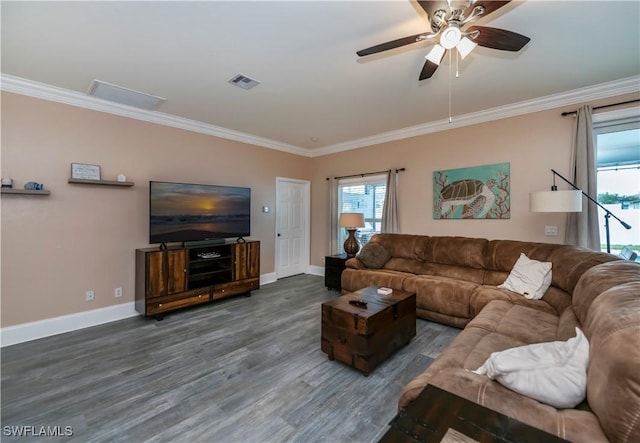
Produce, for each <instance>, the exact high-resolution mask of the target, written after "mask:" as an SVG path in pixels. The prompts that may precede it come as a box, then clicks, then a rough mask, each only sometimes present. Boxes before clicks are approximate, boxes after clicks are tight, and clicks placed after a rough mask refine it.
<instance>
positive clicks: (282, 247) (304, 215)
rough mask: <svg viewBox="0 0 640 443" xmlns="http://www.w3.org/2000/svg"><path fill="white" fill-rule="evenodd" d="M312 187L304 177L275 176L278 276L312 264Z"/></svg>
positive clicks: (299, 270)
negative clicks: (310, 243) (310, 239)
mask: <svg viewBox="0 0 640 443" xmlns="http://www.w3.org/2000/svg"><path fill="white" fill-rule="evenodd" d="M310 188H311V184H310V182H308V181H305V180H296V179H290V178H281V177H277V178H276V278H284V277H289V276H292V275H296V274H302V273H304V272H306V270H307V268H308V267H309V226H310V223H309V220H310V216H309V208H310V204H309V202H310Z"/></svg>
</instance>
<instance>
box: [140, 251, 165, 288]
mask: <svg viewBox="0 0 640 443" xmlns="http://www.w3.org/2000/svg"><path fill="white" fill-rule="evenodd" d="M145 255H146V261H147V266H146V268H147V271H146V274H147V275H146V277H147V284H146V293H147V297H159V296H161V295H166V293H167V273H166V267H165V259H164V257H165V254H164V251H154V252H147V253H146V254H145Z"/></svg>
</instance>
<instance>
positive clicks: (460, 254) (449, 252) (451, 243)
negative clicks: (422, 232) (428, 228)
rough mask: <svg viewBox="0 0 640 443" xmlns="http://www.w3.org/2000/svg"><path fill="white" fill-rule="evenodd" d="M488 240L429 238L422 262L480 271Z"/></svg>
mask: <svg viewBox="0 0 640 443" xmlns="http://www.w3.org/2000/svg"><path fill="white" fill-rule="evenodd" d="M487 242H488V240H486V239H484V238H469V237H446V236H444V237H429V240H428V241H427V244H426V248H425V254H424V256H423V257H421V258H422V259H423V260H424V261H427V262H431V263H438V264H442V265H454V266H465V267H469V268H477V269H482V268H483V267H484V252H485V249H486V247H487Z"/></svg>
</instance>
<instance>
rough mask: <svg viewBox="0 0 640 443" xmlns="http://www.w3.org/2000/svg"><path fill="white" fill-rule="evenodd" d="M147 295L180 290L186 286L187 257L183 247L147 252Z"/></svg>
mask: <svg viewBox="0 0 640 443" xmlns="http://www.w3.org/2000/svg"><path fill="white" fill-rule="evenodd" d="M146 255H147V285H146V286H147V297H160V296H162V295H169V294H175V293H177V292H182V291H184V290H185V287H186V281H187V278H186V263H187V258H186V254H185V251H184V249H176V250H169V251H153V252H148V253H147V254H146Z"/></svg>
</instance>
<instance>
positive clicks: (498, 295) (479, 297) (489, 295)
mask: <svg viewBox="0 0 640 443" xmlns="http://www.w3.org/2000/svg"><path fill="white" fill-rule="evenodd" d="M567 298H569V296H568V295H567ZM493 300H503V301H508V302H510V303H513V304H516V305H522V306H527V307H530V308H533V309H537V310H539V311H542V312H547V313H549V314H552V315H556V314H557V312H556V310H555V308H554V307H553V306H551V305H550V304H549V303H548V302H547V300H545V299H542V300H529V299H526V298H524V297H523V296H522V295H520V294H518V293H516V292H512V291H509V290H508V289H500V288H498V287H496V286H485V285H482V286H478V287H477V288H476V289H475V290H474V291H473V294H471V299H470V300H469V303H470V305H469V309H470V311H469V312H470V314H471V316H472V317H475V316H476V315H478V313H479V312H480V311H482V309H483V308H484V307H485V306H486V305H487V304H488V303H490V302H492V301H493ZM566 304H567V305H569V304H571V301H570V300H568V301H567V303H566Z"/></svg>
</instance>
